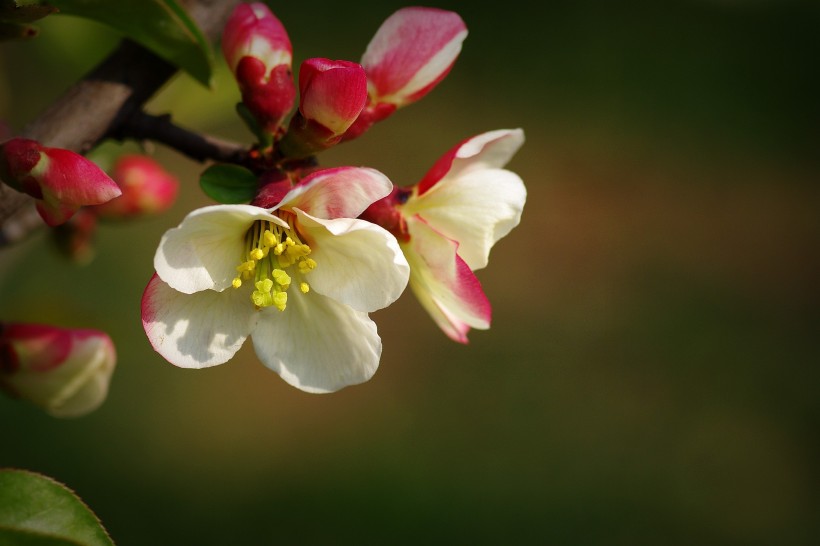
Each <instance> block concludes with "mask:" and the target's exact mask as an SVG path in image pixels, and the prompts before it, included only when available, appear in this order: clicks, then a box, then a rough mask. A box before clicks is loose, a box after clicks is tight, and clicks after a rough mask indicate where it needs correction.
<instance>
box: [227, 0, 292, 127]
mask: <svg viewBox="0 0 820 546" xmlns="http://www.w3.org/2000/svg"><path fill="white" fill-rule="evenodd" d="M222 53H223V54H224V56H225V60H226V61H227V62H228V66H229V67H230V69H231V71H232V72H233V74H234V76H235V77H236V81H237V83H238V84H239V89H240V91H241V92H242V102H243V103H244V105H245V106H246V107H247V109H248V110H249V111H250V112H251V114H252V115H253V116H254V118H256V120H257V121H258V122H259V124H260V126H261V127H262V128H263V129H264V130H265V131H267V132H268V133H270V134H274V133H276V131H277V129H278V127H279V125H280V124H281V123H282V119H283V118H284V117H285V116H286V115H287V114H288V113H289V112H290V110H291V108H293V102H294V99H295V97H296V89H295V87H294V84H293V75H292V73H291V63H292V57H293V48H292V46H291V43H290V38H289V37H288V34H287V32H286V31H285V27H284V26H283V25H282V23H281V22H280V21H279V19H277V18H276V16H274V15H273V13H272V12H271V11H270V9H269V8H268V7H267V6H266V5H265V4H263V3H261V2H253V3H242V4H239V5H238V6H237V7H236V9H234V11H233V13H232V15H231V17H230V19H228V22H227V23H226V25H225V30H224V32H223V34H222Z"/></svg>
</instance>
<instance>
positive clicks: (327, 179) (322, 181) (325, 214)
mask: <svg viewBox="0 0 820 546" xmlns="http://www.w3.org/2000/svg"><path fill="white" fill-rule="evenodd" d="M392 189H393V183H392V182H390V180H389V179H388V178H387V177H386V176H385V175H383V174H382V173H380V172H379V171H377V170H375V169H369V168H366V167H336V168H332V169H323V170H321V171H316V172H315V173H312V174H310V175H308V176H307V177H305V179H304V180H303V181H302V183H301V184H299V185H298V186H296V187H295V188H293V189H292V190H291V191H289V192H288V193H287V194H286V195H285V197H283V198H282V202H281V203H280V204H279V206H278V207H277V208H284V209H286V210H287V209H290V208H298V209H301V210H303V211H304V212H307V213H308V214H310V215H311V216H315V217H317V218H325V219H333V218H356V217H357V216H359V215H360V214H361V213H362V212H364V210H365V209H366V208H367V207H369V206H370V204H371V203H373V202H374V201H377V200H379V199H381V198H382V197H385V196H386V195H389V194H390V192H391V191H392Z"/></svg>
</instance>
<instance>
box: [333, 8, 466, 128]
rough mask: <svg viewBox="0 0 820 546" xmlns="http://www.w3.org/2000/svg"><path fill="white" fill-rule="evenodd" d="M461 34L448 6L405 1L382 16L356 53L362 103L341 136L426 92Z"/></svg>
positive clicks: (446, 67)
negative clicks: (363, 87)
mask: <svg viewBox="0 0 820 546" xmlns="http://www.w3.org/2000/svg"><path fill="white" fill-rule="evenodd" d="M466 37H467V27H466V25H465V24H464V21H462V19H461V17H459V15H458V14H457V13H455V12H452V11H445V10H441V9H436V8H425V7H408V8H402V9H400V10H398V11H397V12H395V13H394V14H393V15H391V16H390V17H388V18H387V19H386V20H385V21H384V23H382V25H381V27H379V30H377V31H376V34H375V35H374V36H373V39H372V40H370V43H369V44H368V46H367V49H366V50H365V52H364V55H363V56H362V66H363V67H364V70H365V72H366V73H367V91H368V101H367V106H366V107H365V110H364V112H362V116H361V117H360V118H359V120H357V122H356V123H355V124H354V126H353V127H351V128H350V130H349V131H348V133H347V134H346V135H345V136H344V138H345V140H350V139H352V138H355V137H357V136H359V135H361V134H362V133H364V132H365V131H366V130H367V129H368V128H369V127H370V126H371V125H372V124H373V123H375V122H377V121H381V120H383V119H384V118H386V117H387V116H389V115H390V114H392V113H393V112H394V111H395V110H396V109H397V108H401V107H402V106H406V105H408V104H410V103H413V102H415V101H417V100H419V99H420V98H422V97H423V96H424V95H426V94H427V93H429V92H430V91H431V90H432V89H433V88H434V87H435V86H436V85H438V83H439V82H440V81H441V80H442V79H444V77H445V76H446V75H447V74H448V73H449V72H450V69H451V68H452V67H453V63H454V62H455V60H456V57H458V54H459V53H460V52H461V44H462V42H463V41H464V39H465V38H466Z"/></svg>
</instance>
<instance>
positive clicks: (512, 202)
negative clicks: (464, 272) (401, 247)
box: [403, 169, 527, 270]
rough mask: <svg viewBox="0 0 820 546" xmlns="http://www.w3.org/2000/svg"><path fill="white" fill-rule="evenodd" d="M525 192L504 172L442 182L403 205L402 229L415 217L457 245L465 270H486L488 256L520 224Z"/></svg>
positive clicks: (472, 173) (515, 178) (468, 174)
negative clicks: (466, 268)
mask: <svg viewBox="0 0 820 546" xmlns="http://www.w3.org/2000/svg"><path fill="white" fill-rule="evenodd" d="M526 199H527V190H526V188H525V187H524V182H523V181H522V180H521V178H520V177H519V176H518V175H517V174H515V173H513V172H511V171H507V170H504V169H487V170H475V171H469V172H466V173H463V174H462V175H461V176H458V177H456V178H450V177H447V179H446V180H442V182H441V183H439V184H437V185H436V186H435V188H434V189H432V190H431V191H428V192H427V193H425V194H424V195H422V196H420V197H418V198H416V199H411V200H408V202H407V203H406V205H405V207H404V210H403V212H404V214H405V217H406V218H407V222H408V225H409V224H410V223H413V222H414V217H413V216H411V215H417V216H416V217H418V216H420V217H422V218H424V220H425V221H426V222H427V223H428V224H430V225H431V226H432V227H433V228H435V230H436V231H438V232H440V233H441V234H442V235H444V236H445V237H447V238H449V239H453V240H454V241H457V242H458V244H459V248H458V253H459V256H461V257H462V258H463V259H464V261H465V262H467V265H469V266H470V268H471V269H473V270H475V269H481V268H482V267H485V266H486V265H487V261H488V260H489V256H490V250H491V249H492V247H493V245H494V244H495V243H496V242H497V241H498V240H499V239H501V238H502V237H504V236H505V235H507V234H508V233H509V232H510V231H511V230H512V229H513V228H514V227H515V226H517V225H518V223H519V222H520V221H521V213H522V211H523V209H524V203H525V201H526Z"/></svg>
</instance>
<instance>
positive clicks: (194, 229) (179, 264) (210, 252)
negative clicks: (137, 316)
mask: <svg viewBox="0 0 820 546" xmlns="http://www.w3.org/2000/svg"><path fill="white" fill-rule="evenodd" d="M254 220H270V221H272V222H275V223H277V224H280V225H282V226H283V227H287V224H286V223H285V222H283V221H282V220H280V219H279V218H278V217H276V216H274V215H272V214H270V213H269V212H268V211H266V210H265V209H262V208H259V207H254V206H251V205H215V206H211V207H204V208H201V209H197V210H195V211H193V212H191V213H190V214H189V215H188V216H186V217H185V219H184V220H183V221H182V223H181V224H180V225H179V227H176V228H173V229H169V230H168V231H167V232H165V235H163V236H162V240H161V241H160V243H159V247H158V248H157V252H156V254H155V255H154V269H156V270H157V275H159V277H160V278H161V279H162V280H163V281H165V282H166V283H168V285H170V286H171V287H172V288H174V289H175V290H178V291H180V292H184V293H186V294H193V293H194V292H199V291H201V290H224V289H225V288H227V287H228V286H230V285H231V281H232V280H233V278H234V277H236V266H237V265H239V264H240V262H241V261H243V260H244V259H245V257H244V256H243V255H242V253H243V252H244V247H245V233H246V232H247V230H248V228H250V226H251V225H252V224H253V222H254Z"/></svg>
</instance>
